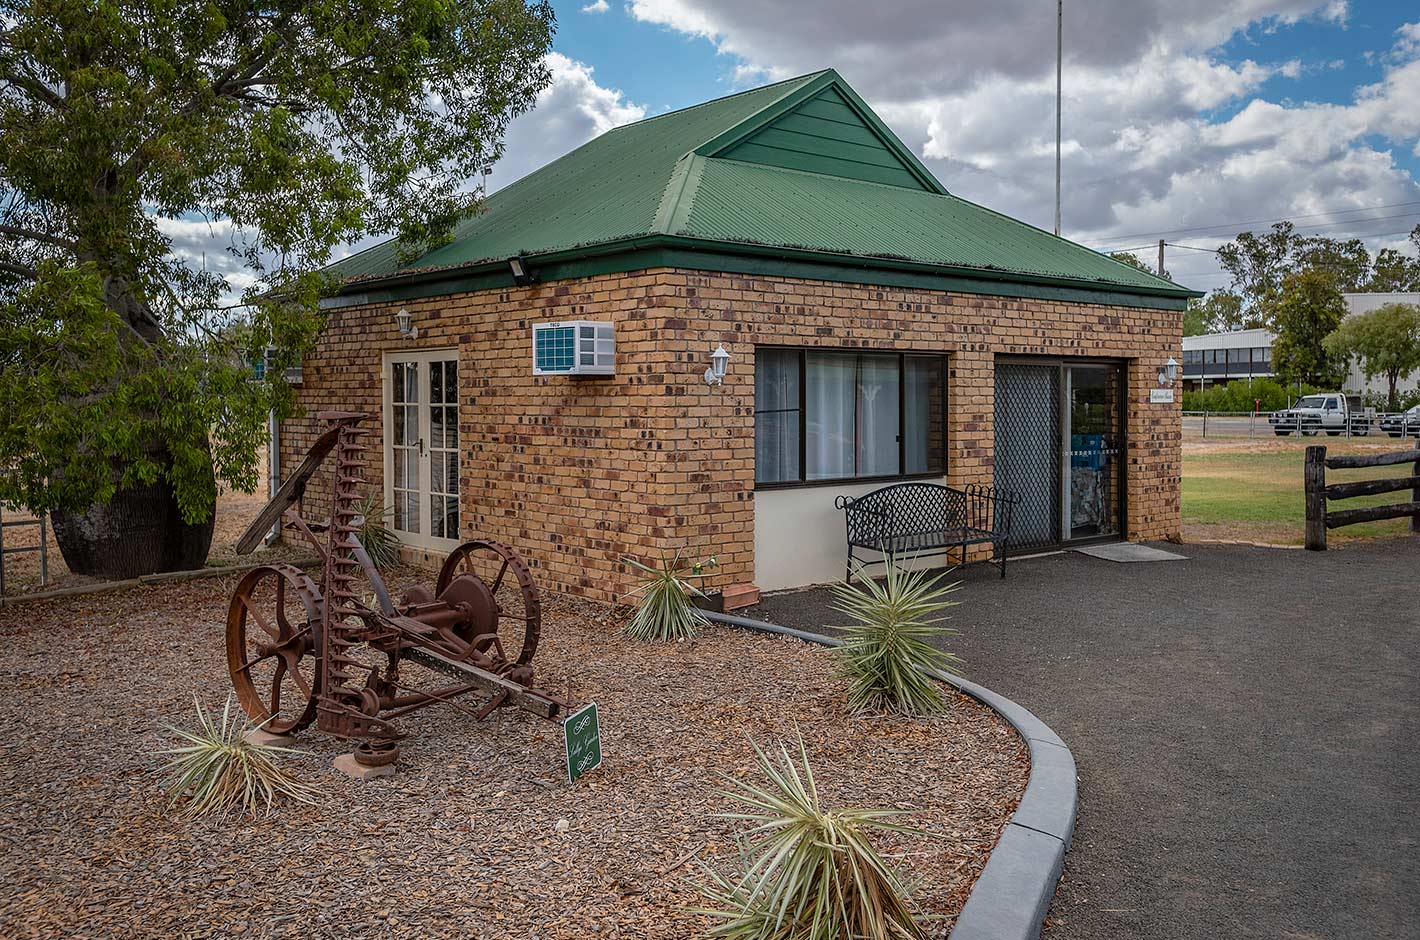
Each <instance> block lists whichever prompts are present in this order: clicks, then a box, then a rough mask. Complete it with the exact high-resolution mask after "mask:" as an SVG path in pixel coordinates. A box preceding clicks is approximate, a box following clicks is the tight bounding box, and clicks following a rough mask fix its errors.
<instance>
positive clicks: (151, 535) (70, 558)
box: [50, 471, 216, 581]
mask: <svg viewBox="0 0 1420 940" xmlns="http://www.w3.org/2000/svg"><path fill="white" fill-rule="evenodd" d="M116 472H117V471H116ZM215 504H216V500H215V499H214V500H213V506H212V507H211V509H212V511H211V512H209V513H208V516H207V521H206V522H200V523H197V524H194V525H189V524H188V523H186V522H183V520H182V511H181V510H180V509H179V508H178V503H177V498H176V497H175V496H174V495H173V491H172V486H171V485H170V484H168V483H167V482H166V481H162V480H160V481H158V482H157V483H152V484H142V483H140V484H136V485H134V486H128V487H122V488H120V489H119V490H118V492H116V493H115V494H114V496H113V499H112V500H110V501H109V502H107V503H95V504H94V505H92V506H90V507H89V508H88V509H87V510H86V511H84V512H65V511H54V512H51V513H50V518H51V519H52V520H53V522H54V538H55V541H57V542H58V543H59V551H60V552H61V553H62V554H63V555H64V563H65V564H66V565H68V566H69V570H70V571H72V572H73V573H75V574H82V575H89V576H91V577H96V578H104V579H106V580H111V581H121V580H123V579H125V578H136V577H138V576H139V575H144V574H155V573H157V572H160V571H189V570H192V569H194V568H201V567H202V566H203V565H205V564H206V563H207V552H208V550H209V549H210V548H211V547H212V527H213V523H214V521H215V520H216V505H215Z"/></svg>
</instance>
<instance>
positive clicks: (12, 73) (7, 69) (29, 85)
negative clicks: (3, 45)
mask: <svg viewBox="0 0 1420 940" xmlns="http://www.w3.org/2000/svg"><path fill="white" fill-rule="evenodd" d="M0 78H3V79H4V80H5V81H7V82H9V83H10V84H11V85H14V86H15V87H16V88H22V89H24V90H25V91H27V92H29V93H30V94H31V95H34V96H35V97H36V98H38V99H39V100H40V101H43V102H44V103H45V104H47V105H49V106H50V107H51V108H54V109H55V110H56V111H57V110H59V109H60V108H63V107H64V105H65V101H64V96H63V95H61V94H59V93H58V92H57V91H55V90H54V89H53V88H50V87H49V86H48V85H46V84H45V83H44V82H42V81H40V80H39V79H37V78H34V77H33V76H30V75H25V74H24V73H22V72H20V71H18V70H17V69H14V68H11V65H10V63H8V62H6V63H5V64H4V67H3V68H0Z"/></svg>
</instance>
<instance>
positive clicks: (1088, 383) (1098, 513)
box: [1065, 366, 1123, 539]
mask: <svg viewBox="0 0 1420 940" xmlns="http://www.w3.org/2000/svg"><path fill="white" fill-rule="evenodd" d="M1065 384H1066V401H1067V404H1068V410H1067V413H1066V420H1067V422H1068V427H1067V433H1068V434H1069V438H1068V441H1069V449H1068V451H1067V456H1068V458H1069V463H1068V465H1067V466H1068V467H1069V470H1068V474H1069V476H1068V478H1067V480H1066V484H1067V486H1068V492H1069V500H1068V502H1067V504H1066V516H1065V532H1066V535H1067V537H1068V538H1072V539H1079V538H1093V537H1096V536H1101V535H1118V534H1119V465H1120V459H1121V454H1120V444H1121V436H1120V430H1121V419H1122V417H1123V411H1122V408H1121V396H1120V388H1119V385H1120V383H1119V370H1118V369H1116V368H1114V367H1112V366H1070V367H1068V368H1066V370H1065Z"/></svg>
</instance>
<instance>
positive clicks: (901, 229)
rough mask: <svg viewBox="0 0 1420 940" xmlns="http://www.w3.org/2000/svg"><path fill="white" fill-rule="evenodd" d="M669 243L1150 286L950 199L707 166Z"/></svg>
mask: <svg viewBox="0 0 1420 940" xmlns="http://www.w3.org/2000/svg"><path fill="white" fill-rule="evenodd" d="M690 198H693V200H694V201H693V202H692V204H691V209H690V213H689V216H688V218H687V220H686V224H685V225H684V227H683V228H682V229H681V230H680V231H678V232H674V233H672V234H679V235H689V236H694V237H697V238H709V239H721V240H725V241H739V242H751V243H754V244H761V245H783V246H789V247H795V248H814V249H820V250H823V251H832V252H841V253H844V254H851V255H858V256H864V257H872V256H879V257H890V258H900V259H910V260H913V261H922V262H928V263H937V264H943V265H952V266H959V267H971V268H983V269H988V270H996V271H1012V272H1017V273H1022V274H1041V275H1047V276H1050V277H1074V278H1089V279H1092V280H1101V281H1108V282H1110V283H1114V284H1126V285H1134V286H1145V287H1147V286H1154V285H1156V284H1157V283H1158V282H1157V281H1155V280H1154V279H1153V278H1150V277H1149V276H1148V275H1146V274H1144V273H1143V272H1139V271H1135V270H1134V269H1133V268H1130V267H1129V266H1127V265H1123V264H1119V263H1118V262H1115V261H1112V260H1110V259H1109V258H1107V257H1105V256H1103V255H1100V254H1098V253H1096V252H1093V251H1090V250H1089V249H1087V248H1082V247H1081V246H1079V245H1076V244H1074V243H1072V242H1069V241H1065V240H1064V239H1060V238H1056V237H1055V236H1054V235H1051V234H1048V233H1046V232H1042V231H1040V230H1039V229H1035V228H1031V227H1030V226H1028V225H1025V224H1023V223H1021V222H1016V221H1014V220H1012V219H1008V218H1006V217H1005V216H1002V215H999V214H997V213H994V212H991V211H990V210H987V209H983V208H982V207H980V206H977V205H974V204H972V203H970V202H967V201H965V200H963V199H958V198H956V197H955V196H939V195H935V194H930V193H924V192H922V191H921V190H909V189H903V188H900V187H896V186H884V185H880V184H876V183H868V182H862V181H859V180H850V179H844V178H842V177H836V176H822V175H819V174H813V173H801V172H797V171H794V170H785V169H779V168H775V167H766V166H759V165H756V164H749V163H739V162H737V161H732V160H707V161H705V166H704V168H703V170H702V172H701V177H700V186H699V188H698V189H697V190H696V192H695V193H694V194H693V196H692V197H690Z"/></svg>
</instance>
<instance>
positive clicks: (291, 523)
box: [281, 508, 330, 565]
mask: <svg viewBox="0 0 1420 940" xmlns="http://www.w3.org/2000/svg"><path fill="white" fill-rule="evenodd" d="M281 518H282V519H284V520H285V522H284V525H285V527H286V528H291V529H295V530H296V531H297V532H299V533H300V534H301V537H302V538H304V539H305V540H306V541H307V542H308V543H309V544H310V546H311V548H314V549H315V550H316V552H317V554H319V555H320V561H321V564H322V565H325V564H326V563H327V562H329V561H330V556H329V555H328V554H326V550H325V545H323V544H322V543H321V540H320V539H318V538H316V534H315V533H314V532H312V531H311V527H310V526H309V525H307V524H306V520H305V519H302V518H301V514H300V512H299V511H298V510H297V509H295V508H291V509H288V510H286V511H285V512H283V513H282V514H281Z"/></svg>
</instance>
